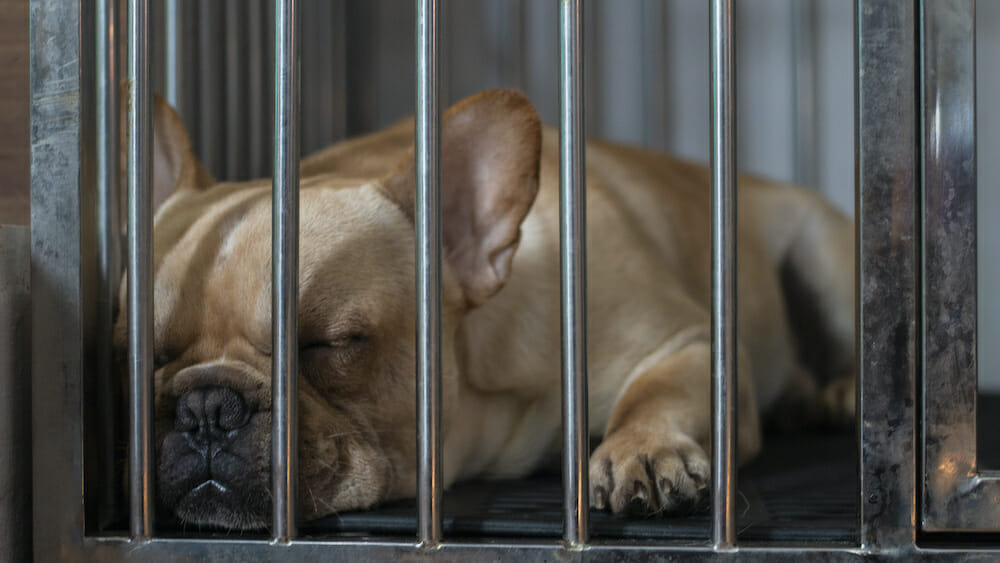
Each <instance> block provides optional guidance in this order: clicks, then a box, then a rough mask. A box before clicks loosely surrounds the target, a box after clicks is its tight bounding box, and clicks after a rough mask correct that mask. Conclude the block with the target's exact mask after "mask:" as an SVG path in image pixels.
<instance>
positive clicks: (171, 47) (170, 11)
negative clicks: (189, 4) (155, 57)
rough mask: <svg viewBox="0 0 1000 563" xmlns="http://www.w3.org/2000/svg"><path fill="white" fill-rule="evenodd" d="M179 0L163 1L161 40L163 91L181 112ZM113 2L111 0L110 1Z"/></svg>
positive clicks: (180, 20)
mask: <svg viewBox="0 0 1000 563" xmlns="http://www.w3.org/2000/svg"><path fill="white" fill-rule="evenodd" d="M104 1H108V0H104ZM180 2H181V0H164V2H163V40H164V47H165V49H164V51H165V53H164V55H165V56H164V69H163V77H164V84H165V86H164V91H163V96H164V98H166V100H167V103H168V104H170V105H171V106H173V107H174V109H176V110H177V111H178V112H181V80H182V78H181V68H182V66H181V61H182V60H183V59H182V58H181V57H183V56H184V53H183V52H182V51H181V48H182V47H181V25H182V21H183V20H182V17H181V6H180ZM112 3H113V2H112Z"/></svg>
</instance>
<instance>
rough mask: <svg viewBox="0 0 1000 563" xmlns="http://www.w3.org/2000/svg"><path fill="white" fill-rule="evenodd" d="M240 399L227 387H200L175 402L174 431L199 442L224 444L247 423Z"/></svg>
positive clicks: (247, 415)
mask: <svg viewBox="0 0 1000 563" xmlns="http://www.w3.org/2000/svg"><path fill="white" fill-rule="evenodd" d="M250 414H251V412H250V408H249V407H248V406H247V404H246V401H244V400H243V396H242V395H240V394H239V393H237V392H236V391H235V390H233V389H231V388H229V387H199V388H197V389H192V390H191V391H188V392H186V393H184V394H183V395H181V396H180V398H179V399H178V400H177V419H176V420H175V421H174V430H176V431H178V432H183V433H185V434H188V435H189V436H191V437H192V438H194V439H196V440H197V441H199V442H202V443H207V442H214V441H219V440H225V439H226V438H228V437H231V436H232V434H231V433H232V432H233V431H234V430H239V429H240V428H243V427H244V426H246V424H247V422H249V421H250Z"/></svg>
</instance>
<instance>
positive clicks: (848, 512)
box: [303, 432, 858, 542]
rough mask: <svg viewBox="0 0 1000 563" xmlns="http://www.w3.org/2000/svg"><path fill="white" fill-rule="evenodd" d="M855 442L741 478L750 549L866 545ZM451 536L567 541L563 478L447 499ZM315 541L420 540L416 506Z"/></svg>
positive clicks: (698, 524) (684, 520) (597, 521)
mask: <svg viewBox="0 0 1000 563" xmlns="http://www.w3.org/2000/svg"><path fill="white" fill-rule="evenodd" d="M855 444H856V441H855V438H854V436H853V434H851V433H849V432H843V433H836V434H810V435H794V436H792V435H789V436H778V437H775V438H774V439H771V440H770V443H769V444H768V445H767V446H765V448H764V451H763V452H762V454H761V455H760V456H759V457H758V458H757V459H756V460H755V461H754V462H753V463H751V464H749V465H747V466H746V467H745V468H743V470H742V471H741V473H740V487H739V493H740V498H739V499H738V506H739V507H740V514H739V523H740V539H741V540H743V541H765V540H766V541H788V542H794V541H802V540H811V541H823V542H854V541H856V537H857V521H858V520H857V499H858V493H857V481H856V478H855V475H856V472H857V450H856V446H855ZM444 513H445V516H444V531H445V534H446V535H447V536H448V537H452V538H460V537H478V536H491V537H514V536H517V537H529V538H530V537H549V538H551V537H560V536H561V535H562V488H561V484H560V479H559V475H558V474H551V475H549V474H543V475H537V476H533V477H530V478H527V479H520V480H513V481H478V482H470V483H462V484H459V485H456V486H455V487H453V488H452V489H450V490H449V491H447V492H446V493H445V497H444ZM709 527H710V521H709V516H708V514H707V513H705V514H695V515H691V516H684V517H638V516H637V517H623V516H612V515H610V514H606V513H603V512H592V513H591V534H592V536H593V537H595V538H626V539H704V538H706V537H708V535H709ZM303 532H304V533H305V534H307V535H315V536H326V535H328V534H331V533H333V534H336V535H342V534H346V535H363V536H369V535H391V536H397V535H405V536H411V535H413V534H415V533H416V509H415V504H414V502H413V501H404V502H399V503H395V504H392V505H388V506H384V507H381V508H379V509H377V510H372V511H367V512H352V513H344V514H340V515H337V516H333V517H330V518H326V519H323V520H320V521H316V522H311V523H309V524H308V525H307V526H304V527H303Z"/></svg>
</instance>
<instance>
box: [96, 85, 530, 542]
mask: <svg viewBox="0 0 1000 563" xmlns="http://www.w3.org/2000/svg"><path fill="white" fill-rule="evenodd" d="M154 107H155V115H154V147H155V148H154V155H155V161H154V192H155V193H157V194H170V195H169V197H166V198H165V201H164V202H163V204H162V205H161V206H160V207H159V209H158V211H157V213H156V219H155V226H154V270H155V282H154V283H155V287H154V309H155V315H154V330H155V343H154V361H155V381H154V385H155V394H156V398H155V405H156V406H155V430H156V453H157V472H158V481H157V486H158V496H159V500H160V506H161V509H162V510H163V511H164V512H167V513H169V514H171V515H173V516H176V517H177V518H179V519H180V520H182V521H185V522H191V523H197V524H204V525H212V526H221V527H226V528H238V529H251V528H261V527H265V526H267V524H268V522H269V521H270V459H271V439H270V434H271V416H270V413H271V186H270V181H257V182H247V183H239V184H228V183H217V182H216V181H215V180H214V179H212V178H211V176H210V175H209V174H207V173H206V172H205V171H204V169H203V168H202V167H201V166H200V164H199V163H198V162H197V160H196V159H195V158H194V156H193V155H192V153H191V148H190V143H189V141H188V138H187V135H186V133H185V132H184V129H183V127H182V126H181V124H180V120H179V119H178V118H177V116H176V115H175V114H174V112H173V110H172V109H170V108H169V107H168V106H167V105H166V104H163V103H162V102H160V101H157V102H156V103H155V104H154ZM412 131H413V129H412V122H411V124H410V125H409V126H408V125H406V124H403V125H399V126H397V127H395V128H393V129H391V130H388V131H387V132H384V133H380V134H376V135H374V136H370V137H367V138H362V139H360V140H358V141H354V142H349V143H346V144H344V145H341V146H340V147H339V148H337V149H334V150H333V152H331V153H329V154H328V155H327V157H325V158H320V159H318V160H314V161H313V162H312V163H310V164H307V165H305V166H304V168H303V177H302V179H301V190H300V196H299V197H300V203H299V206H300V211H299V213H300V227H299V228H300V235H299V248H300V250H299V292H298V295H299V327H298V340H299V374H298V389H299V399H298V405H299V407H298V411H299V421H298V424H299V432H298V435H299V445H298V449H299V498H298V502H299V507H300V517H302V518H314V517H319V516H323V515H326V514H330V513H334V512H337V511H342V510H349V509H355V508H363V507H368V506H371V505H373V504H374V503H376V502H379V501H381V500H385V499H389V498H394V497H400V496H407V495H412V494H414V492H415V491H414V486H415V485H414V483H415V465H414V461H415V460H414V457H415V456H414V453H415V446H416V439H415V431H414V425H415V344H414V335H415V270H414V248H415V244H416V238H415V232H414V191H415V190H414V163H413V152H412V141H411V139H412ZM441 138H442V195H441V199H442V223H443V226H442V238H443V255H444V257H445V258H444V265H443V311H442V315H443V326H444V330H443V349H444V361H443V369H444V394H445V411H444V413H443V419H444V424H445V431H446V432H447V427H448V425H449V424H450V419H451V417H450V415H449V412H450V409H449V408H448V405H449V402H452V401H453V398H454V397H455V395H456V393H457V390H458V387H459V386H460V385H461V382H460V381H459V378H460V374H458V373H457V370H456V366H455V357H454V353H453V350H454V348H453V333H454V328H455V327H456V324H457V322H458V321H459V319H460V317H461V315H463V314H464V313H465V312H466V311H468V310H469V309H470V308H473V307H476V306H478V305H480V304H482V303H483V302H484V301H485V300H486V299H488V298H489V297H490V296H491V295H493V294H494V293H496V292H497V291H499V289H500V288H501V287H502V286H503V284H504V283H505V281H506V280H507V277H508V275H509V273H510V268H511V260H512V257H513V253H514V250H515V249H516V247H517V244H518V239H519V233H520V224H521V221H522V220H523V219H524V216H525V215H526V214H527V212H528V210H529V208H530V206H531V204H532V202H533V200H534V197H535V193H536V191H537V187H538V168H539V153H540V142H541V129H540V124H539V121H538V117H537V115H536V113H535V111H534V109H533V108H532V107H531V104H530V103H529V102H528V101H527V100H526V99H525V98H524V97H523V96H521V95H520V94H517V93H513V92H507V91H491V92H485V93H482V94H479V95H477V96H475V97H473V98H470V99H467V100H465V101H463V102H461V103H459V104H457V105H456V106H454V107H453V108H451V109H450V110H449V111H448V112H447V113H446V114H445V117H444V119H443V125H442V131H441ZM123 287H124V284H123ZM123 305H124V300H123ZM122 308H123V309H124V306H123V307H122ZM124 319H125V315H124V314H122V315H120V317H119V320H118V323H117V325H116V331H115V336H116V345H117V346H118V347H119V348H121V349H123V348H124V346H125V343H126V337H125V334H126V333H125V330H126V329H125V320H124Z"/></svg>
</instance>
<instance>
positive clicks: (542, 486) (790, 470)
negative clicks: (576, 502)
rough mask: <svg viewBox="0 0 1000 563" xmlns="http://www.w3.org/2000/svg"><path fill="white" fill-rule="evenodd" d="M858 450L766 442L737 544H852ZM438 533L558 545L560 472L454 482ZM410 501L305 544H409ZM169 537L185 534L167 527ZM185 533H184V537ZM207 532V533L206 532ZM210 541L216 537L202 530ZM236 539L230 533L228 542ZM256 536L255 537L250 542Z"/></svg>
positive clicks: (320, 524) (748, 479) (829, 437)
mask: <svg viewBox="0 0 1000 563" xmlns="http://www.w3.org/2000/svg"><path fill="white" fill-rule="evenodd" d="M998 426H1000V395H985V396H984V395H981V396H980V399H979V416H978V428H979V431H978V432H977V433H978V438H979V444H978V457H979V460H980V463H981V466H982V467H984V468H989V469H1000V433H996V432H990V431H988V429H991V428H996V427H998ZM857 468H858V452H857V438H856V435H855V434H854V433H853V432H846V431H845V432H839V433H829V432H827V433H801V434H778V435H774V434H772V435H769V436H767V438H766V441H765V444H764V448H763V451H762V452H761V454H760V455H758V456H757V458H756V459H755V460H754V461H752V462H751V463H749V464H747V465H746V466H745V467H742V468H741V469H740V473H739V486H738V491H739V498H738V510H739V514H738V522H739V538H740V541H742V542H757V541H777V542H789V543H793V542H801V541H809V542H813V543H816V542H818V543H828V544H837V543H848V544H853V543H856V542H857V529H858V499H859V494H858V481H857V476H856V475H857ZM590 520H591V535H592V536H593V537H595V538H607V539H612V538H621V539H647V540H704V539H706V538H707V537H708V536H709V532H710V521H709V515H708V514H705V513H701V514H694V515H689V516H680V517H663V516H660V517H646V516H631V517H630V516H612V515H609V514H606V513H603V512H595V511H592V512H591V516H590ZM443 524H444V533H445V534H446V536H447V537H449V538H452V539H459V538H473V537H493V538H505V537H506V538H513V537H519V538H558V537H561V535H562V485H561V481H560V477H559V475H558V474H557V473H552V474H539V475H535V476H532V477H529V478H526V479H517V480H507V481H473V482H467V483H460V484H458V485H456V486H454V487H452V488H451V489H450V490H448V491H446V492H445V495H444V522H443ZM416 527H417V526H416V506H415V502H414V501H413V500H408V501H401V502H397V503H392V504H388V505H384V506H381V507H379V508H377V509H375V510H369V511H359V512H345V513H342V514H338V515H335V516H331V517H328V518H324V519H321V520H315V521H312V522H307V523H305V524H304V525H302V526H301V527H300V533H301V534H302V535H304V536H307V537H324V538H330V537H340V538H345V537H346V538H357V537H371V536H388V537H407V538H410V537H413V536H414V535H415V534H416ZM162 532H164V533H166V535H171V532H174V533H184V531H182V530H169V529H165V530H162ZM187 532H190V530H187ZM204 532H206V530H203V531H202V533H204ZM208 533H209V535H215V534H212V533H211V532H208ZM224 535H225V536H226V537H232V535H231V533H226V534H224ZM251 535H254V534H251Z"/></svg>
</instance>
